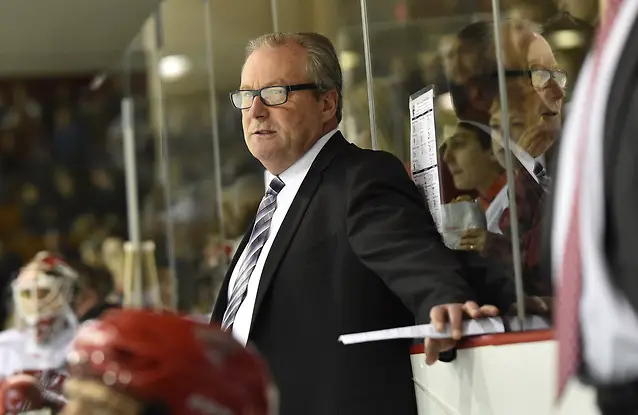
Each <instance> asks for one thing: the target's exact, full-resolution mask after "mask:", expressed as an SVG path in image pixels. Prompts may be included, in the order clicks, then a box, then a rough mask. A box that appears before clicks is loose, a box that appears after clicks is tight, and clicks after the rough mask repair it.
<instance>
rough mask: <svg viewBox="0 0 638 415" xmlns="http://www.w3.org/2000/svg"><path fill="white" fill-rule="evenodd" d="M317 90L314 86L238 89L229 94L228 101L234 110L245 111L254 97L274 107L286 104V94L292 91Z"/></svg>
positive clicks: (316, 86) (298, 85)
mask: <svg viewBox="0 0 638 415" xmlns="http://www.w3.org/2000/svg"><path fill="white" fill-rule="evenodd" d="M312 89H319V86H318V85H316V84H297V85H276V86H266V87H263V88H261V89H239V90H237V91H234V92H231V94H230V101H231V102H232V103H233V105H234V106H235V108H237V109H240V110H246V109H248V108H250V107H252V106H253V101H254V99H255V97H257V96H258V97H259V99H261V102H263V104H264V105H266V106H269V107H274V106H277V105H282V104H285V103H286V102H288V94H289V93H290V92H292V91H304V90H312Z"/></svg>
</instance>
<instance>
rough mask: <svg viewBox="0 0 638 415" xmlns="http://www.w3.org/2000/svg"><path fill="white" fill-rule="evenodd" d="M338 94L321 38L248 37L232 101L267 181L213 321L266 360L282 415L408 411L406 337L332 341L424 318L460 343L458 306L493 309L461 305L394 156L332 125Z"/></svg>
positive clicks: (457, 278) (437, 241) (338, 81)
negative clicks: (363, 145) (365, 146)
mask: <svg viewBox="0 0 638 415" xmlns="http://www.w3.org/2000/svg"><path fill="white" fill-rule="evenodd" d="M341 90H342V75H341V68H340V66H339V62H338V60H337V55H336V52H335V50H334V47H333V46H332V44H331V43H330V41H329V40H328V39H326V38H325V37H324V36H321V35H318V34H312V33H306V34H270V35H265V36H262V37H260V38H258V39H256V40H254V41H252V42H250V43H249V45H248V48H247V59H246V62H245V63H244V67H243V71H242V76H241V87H240V89H239V90H238V91H235V92H233V93H232V94H231V99H232V102H233V105H234V106H235V107H236V108H238V109H240V110H241V111H242V121H243V128H244V136H245V140H246V144H247V146H248V149H249V150H250V152H251V153H252V154H253V156H255V157H256V158H257V159H258V160H259V161H260V162H261V163H262V164H263V165H264V167H265V168H266V169H267V170H268V176H269V182H270V185H269V186H268V187H269V188H268V191H267V194H266V195H265V196H264V199H263V200H262V203H261V204H260V207H259V210H258V212H257V216H256V218H255V220H254V222H253V223H252V224H251V228H250V229H249V230H248V232H247V233H246V235H245V237H244V239H243V241H242V242H241V245H240V246H239V248H238V251H237V254H236V255H235V257H234V259H233V261H232V262H231V265H230V267H229V270H228V272H227V275H226V278H225V280H224V283H223V285H222V288H221V292H220V294H219V298H218V300H217V303H216V305H215V307H214V310H213V316H212V320H213V321H216V322H220V323H221V325H222V327H223V328H224V329H227V330H232V332H233V335H234V336H235V337H236V338H237V339H238V340H239V341H240V342H242V343H244V344H245V343H247V342H252V343H254V345H255V346H256V347H257V349H258V350H259V351H260V352H261V353H262V354H263V356H264V357H265V358H266V360H267V361H268V363H269V364H270V367H271V369H272V372H273V376H274V378H275V381H276V383H277V385H278V387H279V389H280V393H281V414H282V415H297V414H305V415H315V414H316V415H325V414H348V415H356V414H362V415H363V414H365V415H374V414H379V415H381V414H415V413H416V404H415V396H414V385H413V384H412V380H411V377H412V373H411V365H410V359H409V346H410V342H409V341H404V340H398V341H386V342H376V343H368V344H363V345H356V346H344V345H342V344H340V343H339V342H338V341H337V338H338V336H339V335H341V334H344V333H353V332H362V331H368V330H377V329H384V328H391V327H400V326H409V325H412V324H414V323H415V316H416V320H417V322H420V323H427V322H429V321H430V316H431V315H432V317H433V322H434V323H437V324H439V325H440V324H441V323H444V322H446V321H450V322H451V324H452V326H453V328H454V329H455V330H454V331H457V333H455V335H456V337H459V333H458V330H459V329H460V323H461V318H462V315H463V314H464V313H465V314H468V315H470V316H471V317H478V316H480V315H483V314H490V315H493V314H495V313H496V312H497V310H495V307H491V306H483V307H481V308H480V309H479V307H478V306H477V304H476V303H474V302H472V301H469V302H468V300H473V299H474V294H473V291H472V289H471V288H470V287H469V285H468V284H467V283H466V281H465V280H464V279H463V278H462V277H461V275H462V273H463V271H464V270H463V266H462V265H461V262H460V261H459V260H458V258H457V256H456V254H455V253H454V252H452V251H450V250H448V249H446V247H445V246H444V245H443V243H442V240H441V237H440V236H439V234H438V232H437V230H436V227H435V225H434V222H433V219H432V217H431V215H430V214H429V212H428V210H427V208H426V206H425V204H424V201H423V200H422V197H421V196H420V194H419V192H418V191H417V189H416V187H415V186H414V184H413V183H412V181H411V180H410V179H409V177H408V175H407V174H406V172H405V170H404V168H403V165H402V164H401V162H400V161H399V160H398V159H396V158H395V157H394V156H392V155H390V154H388V153H384V152H375V151H370V150H362V149H360V148H358V147H356V146H354V145H352V144H350V143H348V142H347V141H346V140H345V138H344V137H343V135H342V134H341V133H340V132H339V130H338V129H337V126H338V124H339V122H340V121H341V112H342V94H341ZM437 305H438V306H437ZM434 306H437V307H434ZM433 307H434V308H433ZM442 346H446V347H449V346H450V344H448V343H447V342H446V343H437V342H431V341H430V342H428V343H427V344H426V348H427V350H428V352H429V358H430V359H436V357H438V352H439V351H440V350H441V349H442V348H443V347H442Z"/></svg>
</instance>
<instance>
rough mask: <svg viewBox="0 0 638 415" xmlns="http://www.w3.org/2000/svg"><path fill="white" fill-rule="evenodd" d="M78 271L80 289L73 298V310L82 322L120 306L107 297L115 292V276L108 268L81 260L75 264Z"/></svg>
mask: <svg viewBox="0 0 638 415" xmlns="http://www.w3.org/2000/svg"><path fill="white" fill-rule="evenodd" d="M73 267H74V268H75V270H76V271H77V272H78V288H79V291H78V293H77V294H76V295H75V297H74V299H73V310H74V311H75V315H76V316H77V318H78V321H79V322H80V323H82V322H84V321H87V320H93V319H96V318H98V317H100V315H101V314H102V313H103V312H104V311H106V310H108V309H111V308H115V307H118V305H117V304H114V303H111V302H109V301H108V300H107V297H108V296H109V295H110V294H111V293H112V292H113V289H114V284H113V276H112V275H111V273H110V272H109V270H108V269H106V268H103V267H91V266H88V265H86V264H83V263H81V262H78V263H75V264H73Z"/></svg>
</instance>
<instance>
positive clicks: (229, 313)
mask: <svg viewBox="0 0 638 415" xmlns="http://www.w3.org/2000/svg"><path fill="white" fill-rule="evenodd" d="M284 186H285V183H284V182H283V181H281V179H280V178H279V177H275V178H274V179H272V181H271V182H270V185H269V186H268V191H267V192H266V195H265V196H264V198H263V199H262V200H261V203H260V204H259V209H258V210H257V216H256V217H255V225H254V226H253V231H252V233H251V234H250V240H249V242H248V244H247V245H246V248H245V249H246V252H248V255H246V257H245V259H244V262H243V263H242V264H241V268H239V274H238V277H237V280H236V281H235V285H234V287H233V293H232V295H231V296H230V301H229V302H228V307H226V311H225V312H224V318H223V319H222V330H228V329H229V328H230V327H232V325H233V323H234V322H235V317H236V316H237V311H238V310H239V306H240V305H241V303H242V302H243V301H244V298H246V292H247V291H248V281H250V276H251V275H252V273H253V270H254V269H255V265H257V260H258V259H259V255H260V254H261V250H262V248H263V247H264V244H265V243H266V240H267V239H268V234H269V232H270V221H271V220H272V216H273V215H274V213H275V209H277V194H278V193H279V192H280V191H281V189H283V187H284Z"/></svg>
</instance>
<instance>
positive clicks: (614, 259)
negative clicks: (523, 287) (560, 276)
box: [543, 22, 638, 313]
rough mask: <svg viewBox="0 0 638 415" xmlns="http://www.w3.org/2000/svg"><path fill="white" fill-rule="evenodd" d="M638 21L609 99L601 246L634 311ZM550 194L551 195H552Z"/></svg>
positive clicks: (637, 291)
mask: <svg viewBox="0 0 638 415" xmlns="http://www.w3.org/2000/svg"><path fill="white" fill-rule="evenodd" d="M637 114H638V22H634V25H633V28H632V29H631V32H630V35H629V37H628V42H627V44H626V45H625V46H624V50H623V52H622V57H621V58H620V61H619V64H618V67H617V68H616V73H615V74H614V75H613V83H612V87H611V90H610V94H609V97H608V98H607V113H606V117H605V121H604V122H605V125H604V135H603V137H602V139H603V140H604V142H603V149H604V150H603V151H604V153H603V169H604V171H603V174H604V198H605V214H606V217H605V248H606V257H607V261H608V264H609V267H610V272H609V277H610V279H611V281H612V284H613V285H614V286H615V287H616V288H617V289H618V293H622V295H625V296H626V297H627V299H628V300H629V302H630V303H631V304H632V306H633V307H634V309H635V310H636V312H637V313H638V255H636V244H637V243H638V242H637V241H638V116H637ZM552 193H553V192H552ZM552 206H553V198H550V200H548V204H547V206H546V215H547V220H546V221H545V234H544V249H543V252H544V255H543V256H544V261H543V262H544V266H545V270H546V272H551V262H552V252H551V230H552V226H553V217H552V213H553V212H552Z"/></svg>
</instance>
